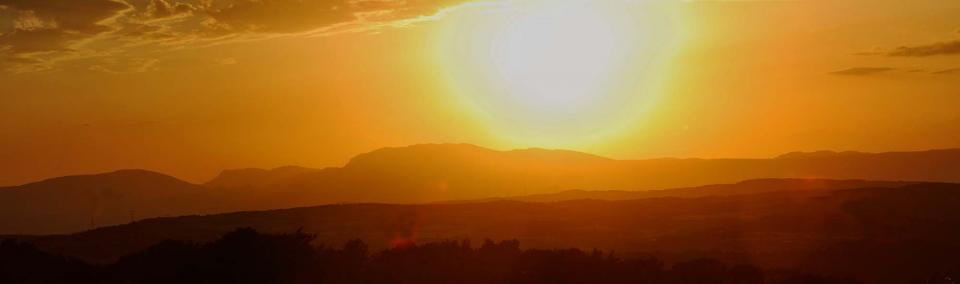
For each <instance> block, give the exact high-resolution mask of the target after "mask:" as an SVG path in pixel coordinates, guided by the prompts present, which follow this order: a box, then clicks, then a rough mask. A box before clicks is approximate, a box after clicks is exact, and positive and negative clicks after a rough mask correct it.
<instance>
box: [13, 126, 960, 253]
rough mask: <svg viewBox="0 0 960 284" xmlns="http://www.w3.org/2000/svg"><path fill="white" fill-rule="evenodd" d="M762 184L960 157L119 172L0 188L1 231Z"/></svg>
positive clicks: (566, 156) (934, 177)
mask: <svg viewBox="0 0 960 284" xmlns="http://www.w3.org/2000/svg"><path fill="white" fill-rule="evenodd" d="M765 178H776V179H783V178H787V179H802V180H810V179H841V180H846V179H859V180H875V181H933V182H960V149H946V150H931V151H918V152H890V153H877V154H871V153H859V152H843V153H831V152H817V153H813V154H810V153H791V154H785V155H782V156H780V157H777V158H773V159H653V160H617V159H610V158H605V157H600V156H596V155H590V154H585V153H580V152H574V151H564V150H544V149H524V150H512V151H496V150H491V149H487V148H483V147H479V146H474V145H470V144H425V145H414V146H407V147H397V148H384V149H380V150H376V151H372V152H369V153H365V154H361V155H358V156H356V157H354V158H353V159H351V160H350V161H349V162H348V163H347V164H346V165H344V166H343V167H334V168H325V169H309V168H301V167H292V166H291V167H281V168H277V169H272V170H263V169H242V170H227V171H224V172H223V173H221V175H220V176H218V177H216V178H214V179H213V180H211V181H210V182H207V183H206V184H203V185H196V184H190V183H187V182H183V181H180V180H177V179H175V178H173V177H170V176H167V175H163V174H160V173H152V172H147V171H141V170H133V171H118V172H114V173H107V174H100V175H85V176H69V177H61V178H54V179H49V180H45V181H41V182H37V183H31V184H26V185H21V186H15V187H6V188H0V234H7V233H14V234H54V233H70V232H77V231H81V230H87V229H91V228H95V227H100V226H108V225H116V224H123V223H128V222H131V221H135V220H140V219H144V218H151V217H161V216H178V215H190V214H211V213H223V212H231V211H244V210H267V209H278V208H292V207H304V206H314V205H320V204H333V203H359V202H383V203H431V202H444V201H454V200H482V199H489V198H502V197H519V196H541V197H543V196H547V195H551V194H555V193H558V192H563V191H569V190H572V189H580V190H584V192H580V193H578V194H570V192H567V193H566V195H564V194H558V195H552V197H550V198H547V200H562V199H564V198H573V199H581V198H597V199H607V198H613V197H611V196H613V195H618V194H619V195H621V197H617V198H620V199H624V198H634V197H637V196H640V197H643V196H649V195H648V194H641V193H633V192H629V191H639V190H653V189H664V188H683V187H696V186H702V185H709V184H731V183H737V182H741V181H745V180H753V179H765ZM620 191H628V192H625V193H622V194H621V193H618V192H620ZM604 196H605V197H604Z"/></svg>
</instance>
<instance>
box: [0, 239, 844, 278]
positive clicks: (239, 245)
mask: <svg viewBox="0 0 960 284" xmlns="http://www.w3.org/2000/svg"><path fill="white" fill-rule="evenodd" d="M313 239H314V237H313V236H311V235H308V234H304V233H301V232H297V233H292V234H279V235H271V234H261V233H258V232H256V231H254V230H253V229H238V230H235V231H233V232H231V233H228V234H226V235H224V236H223V237H222V238H220V239H219V240H217V241H214V242H211V243H206V244H195V243H187V242H179V241H166V242H162V243H159V244H156V245H154V246H152V247H150V248H148V249H146V250H144V251H141V252H139V253H135V254H132V255H128V256H126V257H123V258H121V259H120V260H119V261H117V262H116V263H113V264H110V265H90V264H87V263H84V262H82V261H78V260H75V259H70V258H65V257H61V256H56V255H51V254H48V253H45V252H43V251H40V250H38V249H36V248H35V247H34V246H32V245H30V244H28V243H23V242H17V241H10V240H8V241H3V242H2V243H0V283H417V284H429V283H462V284H472V283H476V284H480V283H525V284H537V283H677V284H679V283H730V284H734V283H736V284H750V283H784V284H786V283H798V284H799V283H857V282H856V281H853V280H850V279H840V278H826V277H820V276H815V275H803V274H794V273H787V272H776V273H772V272H765V271H763V270H761V269H759V268H757V267H754V266H752V265H749V264H733V265H731V264H726V263H723V262H720V261H717V260H713V259H696V260H691V261H685V262H680V263H676V264H673V265H670V266H667V265H665V264H664V262H662V261H661V260H658V259H656V258H636V259H623V258H619V257H617V256H615V255H613V254H610V253H604V252H601V251H597V250H593V251H582V250H579V249H559V250H533V249H530V250H522V249H520V243H519V242H518V241H515V240H511V241H501V242H493V241H490V240H487V241H484V242H483V243H482V244H481V245H479V247H477V248H474V247H473V246H471V244H470V242H469V241H448V242H438V243H428V244H420V245H418V244H412V243H405V244H403V243H402V244H401V245H398V246H397V247H396V248H393V249H389V250H385V251H382V252H379V253H371V252H369V251H368V248H367V246H366V245H365V244H364V243H363V242H361V241H351V242H348V243H346V244H345V245H344V246H343V247H341V248H331V247H326V246H319V247H318V246H314V245H312V243H313Z"/></svg>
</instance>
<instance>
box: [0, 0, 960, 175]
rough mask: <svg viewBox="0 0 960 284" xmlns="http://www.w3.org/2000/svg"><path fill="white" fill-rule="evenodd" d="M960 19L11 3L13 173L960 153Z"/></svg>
mask: <svg viewBox="0 0 960 284" xmlns="http://www.w3.org/2000/svg"><path fill="white" fill-rule="evenodd" d="M564 3H565V4H564ZM558 5H572V6H571V7H572V8H569V7H564V6H558ZM956 15H960V2H958V1H942V0H918V1H899V0H898V1H894V0H869V1H868V0H839V1H817V0H806V1H804V0H797V1H672V0H660V1H658V0H647V1H643V0H633V1H628V0H609V1H582V0H557V1H543V0H527V1H522V0H514V1H509V0H507V1H465V0H463V1H452V0H451V1H441V0H416V1H393V0H384V1H347V0H342V1H294V0H273V1H263V2H258V1H250V0H214V1H178V0H127V1H125V2H119V1H117V2H115V1H110V0H84V1H66V2H64V1H53V0H0V67H2V68H0V69H3V70H2V71H0V134H2V136H0V185H12V184H19V183H24V182H28V181H32V180H37V179H40V178H45V177H50V176H57V175H65V174H77V173H91V172H102V171H109V170H114V169H120V168H145V169H152V170H158V171H162V172H166V173H170V174H173V175H175V176H177V177H181V178H184V179H187V180H190V181H195V182H199V181H204V180H206V179H208V178H210V177H212V176H213V175H215V174H216V173H217V172H218V171H219V170H221V169H224V168H242V167H275V166H280V165H288V164H296V165H303V166H312V167H322V166H332V165H340V164H342V163H344V162H345V161H346V160H347V159H349V158H350V157H351V156H353V155H355V154H358V153H361V152H365V151H369V150H373V149H376V148H379V147H384V146H399V145H408V144H416V143H436V142H466V143H473V144H478V145H482V146H487V147H492V148H497V149H510V148H525V147H551V148H569V149H574V150H581V151H586V152H591V153H596V154H601V155H605V156H610V157H617V158H647V157H663V156H675V157H770V156H774V155H777V154H780V153H783V152H789V151H797V150H821V149H832V150H861V151H888V150H911V149H929V148H947V147H960V111H957V110H958V109H960V83H958V82H960V71H958V70H957V69H956V68H960V20H958V18H957V17H956ZM581 88H582V90H581Z"/></svg>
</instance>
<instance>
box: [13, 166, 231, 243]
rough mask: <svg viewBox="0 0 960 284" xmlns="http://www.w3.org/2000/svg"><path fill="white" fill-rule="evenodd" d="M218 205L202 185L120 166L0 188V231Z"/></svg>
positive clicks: (41, 230)
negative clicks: (119, 167) (96, 172)
mask: <svg viewBox="0 0 960 284" xmlns="http://www.w3.org/2000/svg"><path fill="white" fill-rule="evenodd" d="M223 209H225V208H221V205H220V204H218V203H217V202H215V201H214V200H211V198H210V197H209V196H208V192H207V189H206V188H204V187H202V186H198V185H194V184H190V183H187V182H184V181H181V180H178V179H176V178H174V177H171V176H167V175H164V174H160V173H155V172H150V171H145V170H122V171H116V172H112V173H106V174H99V175H78V176H65V177H58V178H53V179H48V180H44V181H40V182H35V183H30V184H25V185H21V186H17V187H8V188H2V189H0V232H7V233H9V232H29V233H34V234H50V233H62V232H70V231H77V230H81V229H90V228H94V227H98V226H103V225H113V224H123V223H127V222H131V221H135V220H139V219H143V218H150V217H159V216H180V215H186V214H196V213H202V212H224V211H223Z"/></svg>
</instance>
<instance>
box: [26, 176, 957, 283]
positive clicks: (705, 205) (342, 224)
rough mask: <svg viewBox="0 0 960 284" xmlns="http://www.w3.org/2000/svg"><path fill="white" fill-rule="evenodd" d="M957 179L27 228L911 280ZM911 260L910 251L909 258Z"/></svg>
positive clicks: (953, 197)
mask: <svg viewBox="0 0 960 284" xmlns="http://www.w3.org/2000/svg"><path fill="white" fill-rule="evenodd" d="M958 201H960V185H957V184H939V183H918V184H911V185H906V186H901V187H894V188H860V189H845V190H792V191H770V192H760V193H750V194H737V195H725V196H707V197H696V198H678V197H657V198H646V199H638V200H622V201H600V200H571V201H563V202H549V203H540V202H518V201H493V202H478V203H460V204H424V205H389V204H355V205H327V206H319V207H308V208H297V209H284V210H271V211H261V212H240V213H229V214H220V215H211V216H187V217H171V218H157V219H150V220H144V221H139V222H135V223H132V224H128V225H122V226H115V227H107V228H100V229H96V230H92V231H88V232H83V233H79V234H73V235H61V236H46V237H19V238H20V239H21V240H25V241H29V242H32V243H34V244H36V245H37V246H38V247H40V248H41V249H43V250H45V251H50V252H57V253H64V254H66V255H68V256H75V257H80V258H83V259H85V260H88V261H93V262H97V263H104V262H110V261H114V260H116V259H117V258H118V257H120V256H122V255H124V254H127V253H131V252H134V251H138V250H142V249H145V248H147V247H148V246H150V245H152V244H154V243H157V242H160V241H162V240H165V239H174V240H189V241H202V242H206V241H212V240H215V239H216V238H218V237H219V236H220V235H222V234H224V233H226V232H228V231H230V230H232V229H233V228H236V227H252V228H255V229H257V230H259V231H263V232H270V233H283V232H292V231H296V230H298V229H300V228H302V229H303V231H304V232H306V233H309V234H315V235H316V236H317V241H318V242H322V243H326V244H334V245H336V244H342V243H345V242H347V241H348V240H351V239H354V238H360V239H362V240H363V241H365V242H366V243H368V244H370V247H371V248H372V249H383V248H388V247H393V246H396V245H398V244H407V243H422V242H434V241H442V240H447V239H464V238H467V239H474V240H477V239H484V238H491V239H518V240H519V241H520V242H521V243H522V244H524V245H525V247H526V248H563V247H580V248H599V249H604V250H614V251H617V252H618V253H620V254H621V255H628V256H629V255H637V254H647V253H653V254H655V255H657V256H659V257H661V258H663V259H665V260H667V261H674V260H680V259H690V258H696V257H714V258H719V259H725V260H728V261H748V262H750V263H756V264H758V265H761V266H763V267H767V268H791V269H800V270H801V271H805V272H811V273H822V274H830V275H852V276H855V277H856V278H858V279H863V280H866V281H867V282H868V283H914V282H917V281H916V280H917V279H920V278H923V277H927V276H929V275H934V274H936V273H941V272H944V271H952V270H950V269H954V268H960V260H958V259H957V258H956V257H955V256H956V255H958V254H960V245H958V244H957V242H956V240H958V239H960V215H958V214H956V204H957V202H958ZM907 259H909V261H906V260H907Z"/></svg>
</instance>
